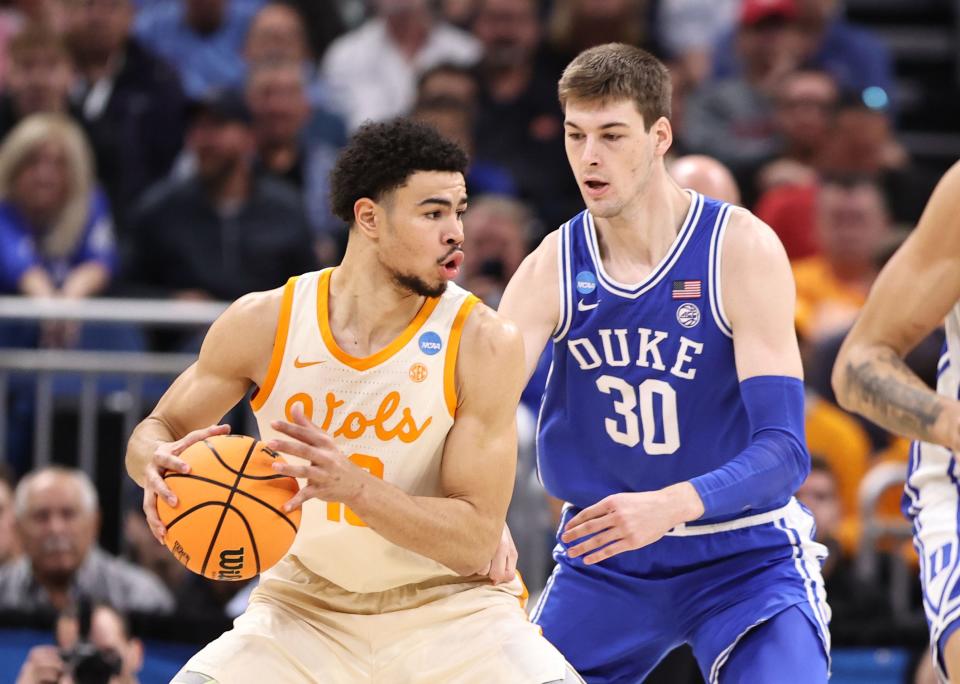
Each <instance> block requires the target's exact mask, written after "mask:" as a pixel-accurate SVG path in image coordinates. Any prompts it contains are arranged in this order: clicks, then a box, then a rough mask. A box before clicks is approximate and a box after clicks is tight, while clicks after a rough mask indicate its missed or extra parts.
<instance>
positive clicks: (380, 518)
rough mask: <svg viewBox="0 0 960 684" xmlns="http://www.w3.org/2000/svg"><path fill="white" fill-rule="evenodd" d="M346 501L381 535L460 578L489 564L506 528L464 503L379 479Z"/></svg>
mask: <svg viewBox="0 0 960 684" xmlns="http://www.w3.org/2000/svg"><path fill="white" fill-rule="evenodd" d="M345 503H346V504H347V505H348V506H350V508H351V509H352V510H353V512H354V513H356V514H357V515H358V516H359V517H360V519H361V520H363V521H364V522H365V523H366V524H367V525H368V526H369V527H370V528H371V529H373V530H374V531H376V532H377V533H378V534H379V535H380V536H382V537H384V538H385V539H387V540H388V541H391V542H393V543H394V544H396V545H397V546H402V547H404V548H406V549H410V550H411V551H414V552H416V553H419V554H420V555H422V556H426V557H427V558H431V559H433V560H435V561H437V562H438V563H442V564H443V565H445V566H447V567H448V568H450V569H451V570H453V571H454V572H456V573H457V574H460V575H473V574H476V573H477V572H479V571H480V570H481V569H482V568H483V567H484V565H486V563H488V562H489V560H490V558H491V557H492V556H493V553H494V551H495V550H496V547H497V542H498V541H499V539H500V532H501V530H502V529H503V525H504V519H503V517H500V518H499V519H494V516H488V515H484V514H482V513H481V512H480V511H479V510H477V508H476V507H475V506H474V505H473V504H472V503H470V502H468V501H465V500H463V499H454V498H444V497H427V496H411V495H409V494H407V493H406V492H404V491H402V490H401V489H399V488H397V487H395V486H394V485H392V484H390V483H388V482H385V481H383V480H379V479H376V478H370V480H369V481H368V483H367V485H366V486H364V487H363V488H362V489H361V490H360V493H359V494H358V495H357V496H356V497H354V498H352V499H351V501H349V502H345Z"/></svg>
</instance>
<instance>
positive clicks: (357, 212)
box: [353, 197, 380, 240]
mask: <svg viewBox="0 0 960 684" xmlns="http://www.w3.org/2000/svg"><path fill="white" fill-rule="evenodd" d="M377 214H378V212H377V203H376V202H374V201H373V200H372V199H370V198H369V197H361V198H360V199H358V200H357V201H356V202H354V203H353V218H354V224H355V226H356V228H357V230H359V231H360V232H361V233H363V234H364V235H366V236H367V237H369V238H371V239H373V240H376V239H377V238H378V237H379V235H380V222H379V221H378V215H377Z"/></svg>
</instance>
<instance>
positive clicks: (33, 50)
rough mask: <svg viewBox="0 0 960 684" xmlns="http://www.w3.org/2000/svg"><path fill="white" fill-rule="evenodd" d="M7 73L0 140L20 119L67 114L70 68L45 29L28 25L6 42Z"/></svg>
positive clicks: (0, 110) (1, 102)
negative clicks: (41, 114) (7, 51)
mask: <svg viewBox="0 0 960 684" xmlns="http://www.w3.org/2000/svg"><path fill="white" fill-rule="evenodd" d="M9 52H10V73H9V74H8V78H7V88H6V90H5V91H4V92H3V94H2V95H0V139H2V138H3V137H5V136H6V135H7V133H8V132H9V131H10V129H12V128H13V127H14V126H16V125H17V123H19V122H20V121H21V120H22V119H23V118H25V117H27V116H30V115H31V114H36V113H39V112H54V113H59V114H65V113H68V112H69V111H70V89H71V87H72V86H73V78H74V73H73V64H72V62H71V60H70V55H69V53H68V52H67V48H66V46H65V45H64V44H63V41H62V40H61V39H60V38H59V37H58V36H57V35H56V34H55V33H53V32H52V31H51V30H50V29H49V28H47V27H44V26H41V25H39V24H31V25H29V26H27V27H26V28H24V29H23V31H21V32H20V33H18V34H17V36H16V37H15V38H14V39H13V40H12V41H10V46H9Z"/></svg>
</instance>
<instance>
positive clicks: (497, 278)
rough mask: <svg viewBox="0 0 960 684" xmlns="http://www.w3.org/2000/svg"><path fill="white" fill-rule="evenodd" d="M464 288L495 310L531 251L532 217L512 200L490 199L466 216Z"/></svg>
mask: <svg viewBox="0 0 960 684" xmlns="http://www.w3.org/2000/svg"><path fill="white" fill-rule="evenodd" d="M463 223H464V230H463V234H464V239H465V241H464V247H463V248H464V252H465V253H466V254H467V260H466V261H465V262H464V268H463V284H464V287H466V288H467V289H469V290H470V291H471V292H473V293H474V294H476V295H477V296H478V297H480V298H481V299H482V300H483V301H484V302H485V303H486V304H487V305H488V306H490V307H492V308H496V307H497V306H498V305H499V303H500V297H501V296H502V295H503V290H504V289H505V288H506V286H507V283H508V282H509V281H510V278H511V277H512V276H513V274H514V273H516V271H517V269H518V268H519V267H520V262H521V261H523V259H524V257H525V256H526V255H527V253H528V252H529V251H530V245H531V240H532V237H533V235H532V234H533V233H534V227H533V216H532V215H531V214H530V211H529V209H527V207H526V206H525V205H524V204H523V203H522V202H518V201H517V200H515V199H512V198H510V197H498V196H496V195H487V196H486V197H480V198H479V199H476V200H472V201H471V202H470V211H468V212H467V213H466V214H464V218H463Z"/></svg>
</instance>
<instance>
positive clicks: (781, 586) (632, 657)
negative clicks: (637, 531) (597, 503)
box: [532, 499, 830, 684]
mask: <svg viewBox="0 0 960 684" xmlns="http://www.w3.org/2000/svg"><path fill="white" fill-rule="evenodd" d="M578 512H579V509H577V508H574V507H572V506H568V507H567V509H566V510H565V511H564V514H563V517H562V519H561V525H560V527H561V529H562V528H563V525H564V524H566V521H567V520H569V519H570V518H571V517H573V516H574V515H576V514H577V513H578ZM813 532H814V524H813V516H812V515H810V513H809V511H807V510H806V509H805V508H803V506H802V505H800V504H799V503H798V502H797V501H796V500H795V499H792V500H791V501H790V503H789V504H787V505H786V506H784V507H783V508H779V509H776V510H773V511H769V512H766V513H761V514H758V515H753V516H747V517H744V518H738V519H736V520H732V521H729V522H724V523H718V524H708V525H686V526H681V527H680V528H676V529H674V530H672V531H671V532H670V533H669V534H668V535H667V536H665V537H663V538H662V539H660V540H659V541H657V542H655V543H653V544H651V545H649V546H646V547H644V548H642V549H638V550H636V551H630V552H626V553H622V554H619V555H617V556H614V557H612V558H609V559H607V560H604V561H601V562H600V563H597V564H596V565H592V566H587V565H584V564H583V562H582V559H581V558H576V559H571V558H568V557H567V555H566V552H565V546H564V545H563V543H562V542H561V543H560V544H559V545H558V546H557V548H556V550H555V552H554V558H555V559H556V561H557V565H556V568H555V569H554V572H553V574H552V575H551V577H550V579H549V580H548V582H547V585H546V587H545V588H544V591H543V594H542V595H541V597H540V601H539V602H538V604H537V606H536V608H535V609H534V612H533V616H532V617H533V620H534V621H535V622H536V623H537V624H538V625H539V626H540V627H541V628H542V629H543V634H544V636H546V637H547V639H548V640H550V641H551V642H552V643H553V644H554V645H555V646H556V647H557V648H558V649H559V650H560V652H561V653H563V654H564V655H565V656H566V658H567V660H568V661H569V662H570V664H572V665H573V666H574V668H576V670H577V672H579V673H580V675H581V676H582V677H583V678H584V679H585V680H586V681H587V682H590V683H591V684H595V683H596V684H599V683H601V682H604V683H605V682H611V683H612V682H618V683H621V682H641V681H643V679H644V677H645V676H646V675H647V674H648V673H649V672H650V671H651V670H653V669H654V667H655V666H656V665H657V663H658V662H659V661H660V660H661V659H662V658H663V657H664V656H666V655H667V654H668V653H669V652H670V651H671V650H673V649H674V648H676V647H677V646H679V645H681V644H683V643H688V644H690V645H691V647H692V648H693V652H694V655H695V656H696V658H697V661H698V663H699V665H700V669H701V671H702V672H703V676H704V678H705V679H706V680H707V681H708V682H711V684H716V683H717V682H721V683H723V684H728V683H731V682H764V683H765V684H777V683H779V682H783V683H784V684H786V683H788V682H789V683H790V684H814V683H816V684H820V683H821V682H826V680H827V676H828V672H829V653H830V633H829V630H828V626H827V625H828V623H829V620H830V609H829V607H828V605H827V602H826V592H825V591H824V588H823V579H822V577H821V575H820V567H821V565H822V563H823V560H824V559H825V558H826V554H827V550H826V548H825V547H824V546H823V545H822V544H819V543H816V542H814V541H813ZM784 644H787V645H788V648H786V649H785V648H784ZM738 649H739V650H738ZM785 651H788V652H785Z"/></svg>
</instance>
